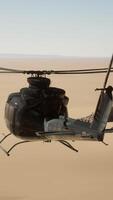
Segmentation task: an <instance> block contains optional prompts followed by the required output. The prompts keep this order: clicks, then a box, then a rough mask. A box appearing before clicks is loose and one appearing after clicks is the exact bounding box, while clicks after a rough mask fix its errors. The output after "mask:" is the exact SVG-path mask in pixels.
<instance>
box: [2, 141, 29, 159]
mask: <svg viewBox="0 0 113 200" xmlns="http://www.w3.org/2000/svg"><path fill="white" fill-rule="evenodd" d="M27 142H31V141H28V140H25V141H21V142H17V143H16V144H14V145H13V146H12V147H11V148H10V149H9V150H8V151H7V150H6V149H4V148H3V147H2V146H1V145H0V149H1V150H2V151H3V152H4V153H5V154H6V155H7V156H10V152H11V151H12V149H14V148H15V147H16V146H17V145H19V144H23V143H27Z"/></svg>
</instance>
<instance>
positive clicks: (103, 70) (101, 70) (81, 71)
mask: <svg viewBox="0 0 113 200" xmlns="http://www.w3.org/2000/svg"><path fill="white" fill-rule="evenodd" d="M111 65H112V64H111ZM107 71H108V69H107V68H95V69H94V68H93V69H76V70H36V71H35V70H17V69H10V68H4V67H0V73H22V74H36V75H50V74H65V75H66V74H98V73H106V72H107ZM110 72H113V68H111V67H110V69H109V73H110ZM106 81H107V80H106Z"/></svg>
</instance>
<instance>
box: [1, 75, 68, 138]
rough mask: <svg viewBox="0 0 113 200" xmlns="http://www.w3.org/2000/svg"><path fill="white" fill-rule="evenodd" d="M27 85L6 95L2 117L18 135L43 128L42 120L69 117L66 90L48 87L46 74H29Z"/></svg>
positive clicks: (48, 82)
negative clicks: (42, 75)
mask: <svg viewBox="0 0 113 200" xmlns="http://www.w3.org/2000/svg"><path fill="white" fill-rule="evenodd" d="M27 81H28V84H29V86H28V87H25V88H22V89H20V92H18V93H12V94H10V95H9V97H8V100H7V103H6V108H5V119H6V124H7V127H8V129H9V130H10V131H11V132H13V133H14V134H15V135H17V136H26V135H27V136H28V135H29V137H30V136H33V135H34V133H35V132H37V131H44V120H46V121H49V120H51V119H57V118H59V116H61V115H62V116H63V117H64V118H67V117H68V111H67V104H68V101H69V98H68V97H67V96H66V95H65V90H63V89H61V88H56V87H50V79H48V78H46V77H40V76H39V77H29V78H28V79H27Z"/></svg>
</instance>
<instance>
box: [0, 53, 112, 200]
mask: <svg viewBox="0 0 113 200" xmlns="http://www.w3.org/2000/svg"><path fill="white" fill-rule="evenodd" d="M108 64H109V58H89V59H88V58H74V57H43V56H42V57H34V58H32V57H30V58H28V57H23V58H21V57H20V58H19V57H18V58H13V57H10V58H2V57H1V58H0V66H1V67H10V68H16V69H25V70H26V69H80V68H86V67H87V68H90V67H92V68H94V67H96V68H97V67H106V66H108ZM27 77H28V76H27V75H23V74H21V75H19V74H18V75H17V74H16V75H11V74H9V75H7V74H4V75H3V74H0V119H1V120H0V133H1V134H2V133H5V134H7V133H8V130H7V128H6V126H5V120H4V107H5V102H6V100H7V97H8V94H9V93H12V92H17V91H19V90H20V88H22V87H25V86H27V81H26V78H27ZM104 77H105V74H103V75H84V76H79V75H77V76H76V75H66V76H64V75H61V76H55V75H54V76H51V77H50V78H51V81H52V85H53V86H58V87H62V88H64V89H65V90H66V94H67V96H69V98H70V101H69V106H68V109H69V116H72V117H73V118H79V117H83V116H87V115H89V114H91V113H92V112H94V111H95V107H96V103H97V100H98V96H99V92H95V91H94V90H95V88H96V87H102V84H103V80H104ZM109 83H111V84H112V85H113V81H112V75H111V77H110V80H109ZM1 138H2V136H1ZM15 141H18V140H17V139H16V138H15V137H14V136H11V137H10V138H9V139H8V140H7V141H6V142H4V144H3V145H4V146H5V147H6V148H8V147H9V146H10V145H11V144H13V143H14V142H15ZM105 141H106V142H107V143H108V144H109V146H105V145H104V144H102V143H99V142H85V141H82V142H81V141H77V142H74V143H72V144H73V145H74V146H75V147H76V148H78V149H79V153H75V152H73V151H71V150H69V149H66V148H65V147H64V146H62V145H61V144H59V143H58V142H52V143H42V142H41V143H40V142H34V143H30V144H25V145H21V146H18V147H17V148H16V149H15V150H14V151H12V154H11V156H10V157H7V156H6V155H5V154H4V153H3V152H2V151H0V200H38V199H39V200H69V199H70V200H75V199H77V200H95V199H96V200H100V199H103V200H106V199H109V200H112V199H113V188H112V185H113V135H110V134H107V135H106V136H105Z"/></svg>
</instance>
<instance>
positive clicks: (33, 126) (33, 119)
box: [0, 55, 113, 156]
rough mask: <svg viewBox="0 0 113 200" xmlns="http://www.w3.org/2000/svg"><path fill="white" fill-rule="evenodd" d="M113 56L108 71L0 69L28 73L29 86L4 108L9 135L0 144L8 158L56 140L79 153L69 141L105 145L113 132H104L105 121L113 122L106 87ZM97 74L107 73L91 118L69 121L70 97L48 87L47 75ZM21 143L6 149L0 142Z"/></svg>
mask: <svg viewBox="0 0 113 200" xmlns="http://www.w3.org/2000/svg"><path fill="white" fill-rule="evenodd" d="M112 64H113V55H112V58H111V60H110V64H109V67H108V68H97V69H82V70H55V71H54V70H51V71H47V70H45V71H44V70H43V71H23V70H16V69H9V68H2V67H1V68H0V73H1V74H2V73H17V74H22V73H23V74H28V75H30V77H28V78H27V81H28V84H29V86H28V87H26V88H22V89H20V92H16V93H12V94H10V95H9V96H8V99H7V102H6V106H5V121H6V126H7V128H8V129H9V131H10V133H9V134H7V135H5V136H4V137H3V138H2V140H1V141H0V148H1V150H2V151H4V152H5V153H6V155H7V156H9V155H10V152H11V151H12V149H13V148H15V146H17V145H19V144H22V143H27V142H32V141H43V142H51V141H58V142H60V143H61V144H63V145H65V146H66V147H68V148H69V149H71V150H73V151H75V152H78V150H77V149H76V148H74V147H73V146H72V145H71V144H70V143H69V142H68V141H76V140H85V141H87V140H88V141H99V142H103V143H104V144H105V145H107V144H106V143H105V142H104V135H105V133H112V132H113V128H111V129H107V128H106V125H107V122H113V107H112V102H113V98H112V91H113V87H112V86H107V82H108V78H109V75H110V72H113V68H112ZM92 73H93V74H96V73H106V77H105V81H104V84H103V88H97V89H96V90H98V91H101V92H100V96H99V100H98V102H97V106H96V110H95V113H94V114H93V115H90V116H88V117H85V118H81V119H72V118H70V117H69V116H68V109H67V104H68V101H69V98H68V97H67V96H66V93H65V90H64V89H62V88H56V87H51V86H50V79H49V78H47V77H46V76H47V75H52V74H58V75H60V74H81V75H82V74H92ZM12 134H13V135H15V136H16V137H18V138H20V139H22V141H20V142H18V143H16V144H14V145H13V146H11V148H10V149H9V150H6V149H5V148H4V147H3V146H2V145H1V143H2V142H3V141H4V140H6V138H8V137H9V136H10V135H12Z"/></svg>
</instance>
